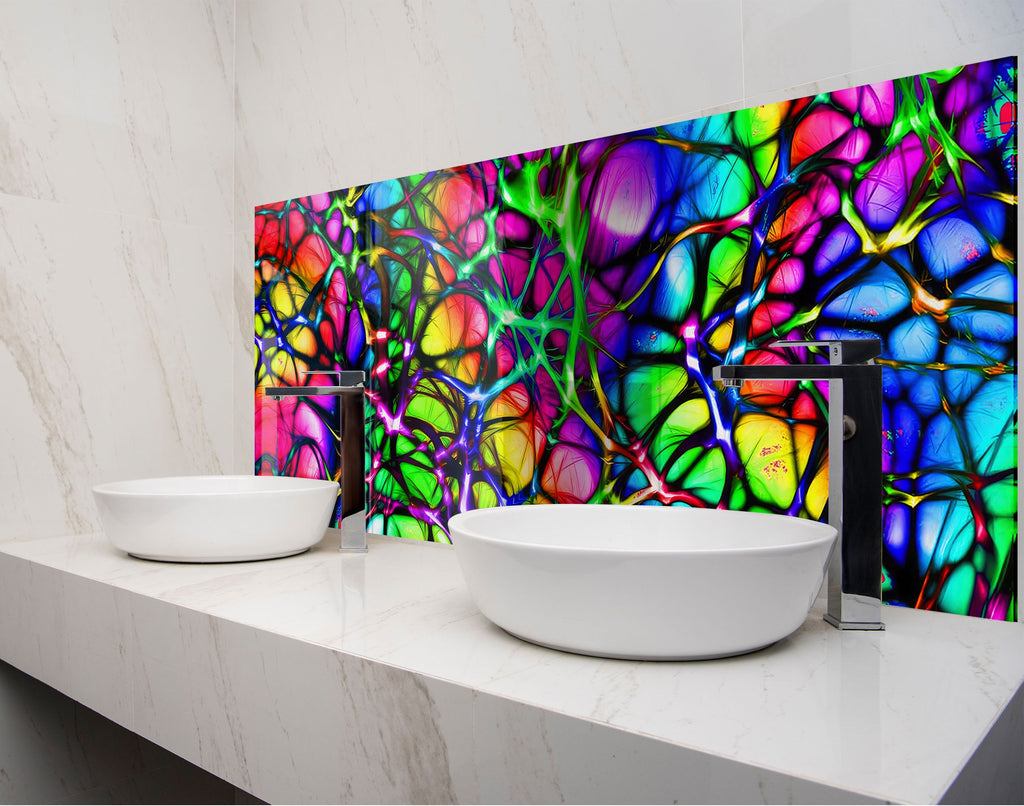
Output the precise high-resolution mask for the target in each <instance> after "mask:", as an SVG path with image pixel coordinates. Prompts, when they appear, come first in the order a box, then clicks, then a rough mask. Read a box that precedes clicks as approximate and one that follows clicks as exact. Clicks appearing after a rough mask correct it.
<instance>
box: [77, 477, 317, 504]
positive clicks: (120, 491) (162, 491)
mask: <svg viewBox="0 0 1024 806" xmlns="http://www.w3.org/2000/svg"><path fill="white" fill-rule="evenodd" d="M258 479H273V480H274V481H273V482H272V483H271V482H267V481H255V480H258ZM167 482H175V483H177V482H205V483H209V484H212V485H221V486H220V487H219V488H217V489H201V488H195V489H185V488H184V487H179V488H178V489H172V488H170V487H166V488H161V487H159V486H153V485H159V484H160V483H167ZM223 482H233V483H235V482H254V484H255V485H262V486H254V487H252V488H251V489H243V488H232V487H231V486H229V485H227V484H224V483H223ZM327 486H334V487H335V488H337V482H335V481H329V480H325V479H307V478H301V477H299V476H247V475H244V474H241V473H239V474H230V475H217V474H203V475H195V476H191V475H181V476H159V477H153V478H144V479H124V480H121V481H106V482H103V483H101V484H96V485H94V486H93V488H92V490H93V493H96V494H101V495H116V496H125V497H129V498H134V497H141V496H161V497H169V498H174V497H185V496H187V497H190V498H191V497H193V496H211V495H217V496H224V495H259V496H265V495H280V494H288V493H295V492H298V491H299V490H315V489H317V488H324V487H327Z"/></svg>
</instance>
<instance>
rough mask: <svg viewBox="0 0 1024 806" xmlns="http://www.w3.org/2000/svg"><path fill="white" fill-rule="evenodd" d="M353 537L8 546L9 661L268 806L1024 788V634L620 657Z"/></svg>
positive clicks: (429, 548) (426, 551)
mask: <svg viewBox="0 0 1024 806" xmlns="http://www.w3.org/2000/svg"><path fill="white" fill-rule="evenodd" d="M336 541H337V537H336V535H335V536H331V537H329V538H327V539H325V541H323V542H322V543H321V544H320V545H318V546H317V547H315V548H314V549H313V550H312V551H310V552H307V553H306V554H302V555H298V556H295V557H290V558H285V559H280V560H273V561H264V562H254V563H233V564H222V565H185V564H170V563H154V562H147V561H143V560H136V559H134V558H131V557H128V556H127V555H125V554H123V553H121V552H120V551H118V550H116V549H114V548H113V546H111V545H110V544H109V543H108V542H107V541H106V540H105V538H104V537H103V536H102V535H85V536H75V537H66V538H52V539H39V540H26V541H12V542H7V543H2V544H0V657H2V658H3V659H4V660H6V661H8V662H9V663H12V664H13V665H15V666H18V667H19V668H22V669H23V670H24V671H26V672H28V673H29V674H32V675H34V676H36V677H38V678H39V679H41V680H43V681H44V682H46V683H48V684H49V685H52V686H54V687H55V688H57V689H59V690H61V691H63V692H65V693H66V694H68V695H69V696H72V697H74V698H75V699H78V700H79V701H81V702H83V703H84V704H85V705H87V706H89V707H91V708H93V709H94V710H97V711H99V712H100V713H103V714H104V715H105V716H108V717H109V718H111V719H114V720H115V721H117V722H119V723H121V724H123V725H125V727H128V728H130V729H132V730H135V731H136V732H137V733H140V734H141V735H143V736H146V737H147V738H149V739H151V740H153V741H156V742H157V743H158V744H161V745H163V746H165V747H167V748H168V749H170V750H171V751H173V752H175V753H178V754H179V755H182V756H183V757H185V758H187V759H189V760H190V761H193V762H194V763H197V764H200V765H201V766H203V767H205V768H206V769H209V770H210V771H211V772H214V773H215V774H217V775H220V776H221V777H224V778H226V779H227V780H229V781H231V782H232V783H234V784H235V785H237V786H240V787H242V788H243V789H246V790H248V791H250V792H252V793H253V794H255V795H256V796H258V797H260V798H263V799H265V800H271V801H273V800H285V801H289V802H302V801H306V802H345V801H356V802H365V803H371V802H386V801H402V802H417V801H442V802H443V801H447V802H465V801H473V802H495V801H501V802H553V801H560V800H564V801H569V802H573V801H575V802H581V801H584V802H595V803H596V802H637V801H641V802H657V801H672V800H675V801H677V802H686V801H691V802H712V801H718V800H726V801H728V800H732V801H741V802H753V801H766V802H773V801H787V800H792V801H808V802H829V801H833V802H835V801H855V802H864V801H867V800H880V801H886V800H888V801H897V802H899V801H905V802H937V801H939V800H941V799H942V798H943V797H944V796H947V797H951V798H955V797H958V796H959V797H964V796H965V795H964V793H965V792H966V793H968V794H967V795H966V797H968V798H969V797H971V796H972V795H971V794H970V793H972V792H974V793H976V792H977V791H978V790H977V789H975V788H976V787H982V788H983V792H984V793H985V794H987V795H988V798H986V799H989V800H991V798H992V797H993V796H994V795H998V793H999V792H1001V791H1002V792H1004V794H1006V796H1007V797H1012V796H1013V795H1014V793H1016V792H1019V791H1020V790H1019V789H1018V788H1019V787H1022V786H1024V784H1022V781H1021V778H1022V775H1024V774H1022V773H1021V772H1020V769H1021V767H1022V766H1024V758H1022V755H1024V750H1022V747H1024V691H1022V688H1021V687H1022V683H1024V627H1022V626H1021V625H1019V624H1005V623H996V622H991V621H983V620H980V619H971V618H964V617H957V616H950V615H943V614H936V613H926V612H919V611H909V610H904V609H899V608H889V607H887V608H885V609H884V620H885V622H886V624H887V630H886V631H885V632H880V633H873V632H840V631H837V630H835V629H833V628H831V627H829V626H828V625H826V624H825V623H824V622H823V621H822V620H821V614H820V611H812V614H811V616H810V617H809V618H808V620H807V622H806V623H805V625H804V626H803V627H802V628H801V629H800V630H798V631H797V632H796V633H794V634H793V635H792V636H790V637H789V638H787V639H785V640H783V641H781V642H779V643H778V644H776V645H774V646H772V647H769V648H768V649H765V650H762V651H760V652H756V653H753V654H750V655H746V656H742V657H737V658H731V659H724V660H712V661H698V662H668V663H665V662H661V663H650V662H632V661H622V660H602V659H596V658H587V657H582V656H576V655H572V654H568V653H562V652H558V651H555V650H550V649H545V648H542V647H538V646H534V645H531V644H528V643H525V642H523V641H520V640H518V639H516V638H513V637H511V636H509V635H507V634H506V633H504V632H503V631H501V630H500V629H498V628H497V627H495V626H493V625H492V624H490V623H489V622H488V621H487V620H486V619H485V618H484V617H483V616H482V615H481V614H480V613H479V611H478V610H477V609H476V607H475V606H474V604H473V602H472V600H471V599H470V598H469V594H468V591H467V590H466V587H465V585H464V583H463V580H462V576H461V573H460V571H459V567H458V564H457V562H456V558H455V554H454V552H453V550H452V549H451V547H449V546H443V545H436V544H427V543H418V542H415V541H408V540H399V539H393V538H374V537H371V538H370V539H369V552H368V553H367V554H365V555H353V554H340V553H339V552H337V551H336V546H337V542H336ZM723 595H724V594H723ZM707 606H708V607H714V602H709V603H708V605H707ZM984 787H989V788H988V789H984Z"/></svg>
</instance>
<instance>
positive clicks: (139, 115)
mask: <svg viewBox="0 0 1024 806" xmlns="http://www.w3.org/2000/svg"><path fill="white" fill-rule="evenodd" d="M2 15H3V25H0V52H2V53H3V59H0V108H3V109H4V125H3V126H2V127H0V155H2V159H0V192H3V193H5V194H9V195H18V196H26V197H29V198H35V199H44V200H47V201H58V202H66V203H69V204H76V205H86V206H87V207H88V208H90V209H96V208H101V209H108V210H119V211H121V212H125V213H132V214H136V215H142V216H148V217H150V218H160V219H168V220H175V221H184V222H191V223H197V224H203V225H206V226H209V225H214V226H220V227H230V220H231V193H232V188H231V159H230V147H231V146H230V143H231V137H232V133H231V131H232V126H233V116H232V105H231V91H232V83H233V81H234V75H233V67H234V66H233V62H232V55H233V42H232V39H233V24H232V23H233V19H232V17H233V6H232V3H230V2H226V0H187V2H182V3H173V4H162V3H134V2H130V1H129V0H115V1H114V2H110V3H98V2H90V1H89V0H64V1H63V2H60V3H56V4H54V3H7V4H5V5H4V8H3V12H2Z"/></svg>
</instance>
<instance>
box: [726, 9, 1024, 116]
mask: <svg viewBox="0 0 1024 806" xmlns="http://www.w3.org/2000/svg"><path fill="white" fill-rule="evenodd" d="M742 37H743V68H744V69H743V80H744V95H745V101H746V103H745V104H744V105H748V104H749V103H766V102H768V100H776V99H778V100H781V99H783V98H794V97H799V96H802V95H806V94H809V93H813V92H816V91H819V90H821V91H829V90H833V89H838V88H840V87H843V86H857V85H859V84H864V83H868V82H871V81H879V80H883V79H887V78H896V77H901V76H905V75H912V74H915V73H920V72H924V71H927V70H937V69H942V68H945V67H951V66H953V65H956V64H965V63H971V62H976V61H982V60H985V59H993V58H998V57H1000V56H1011V55H1014V54H1017V53H1019V52H1020V51H1021V46H1022V44H1024V8H1022V7H1021V5H1020V3H1017V2H1014V1H1013V0H972V2H952V3H935V2H931V1H930V0H901V2H898V3H892V2H887V0H863V1H862V2H839V3H837V2H832V1H831V0H786V2H785V3H778V2H772V0H745V2H744V5H743V23H742ZM762 98H764V99H767V100H762ZM751 99H755V100H753V101H751Z"/></svg>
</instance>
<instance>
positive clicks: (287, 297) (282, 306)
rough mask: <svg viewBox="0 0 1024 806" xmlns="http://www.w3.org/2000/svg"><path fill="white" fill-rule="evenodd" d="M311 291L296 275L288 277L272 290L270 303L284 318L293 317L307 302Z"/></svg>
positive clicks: (276, 284) (275, 284)
mask: <svg viewBox="0 0 1024 806" xmlns="http://www.w3.org/2000/svg"><path fill="white" fill-rule="evenodd" d="M308 296H309V291H307V290H306V288H305V287H304V286H303V285H302V284H301V283H300V282H298V281H297V280H296V279H295V278H294V277H286V278H284V279H283V280H280V281H279V282H277V283H274V287H273V288H272V289H271V291H270V304H271V305H273V306H274V310H275V311H277V314H278V316H280V317H281V318H282V319H292V318H293V317H294V316H295V314H297V313H298V312H299V311H300V310H301V309H302V306H303V305H305V304H306V298H307V297H308Z"/></svg>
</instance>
